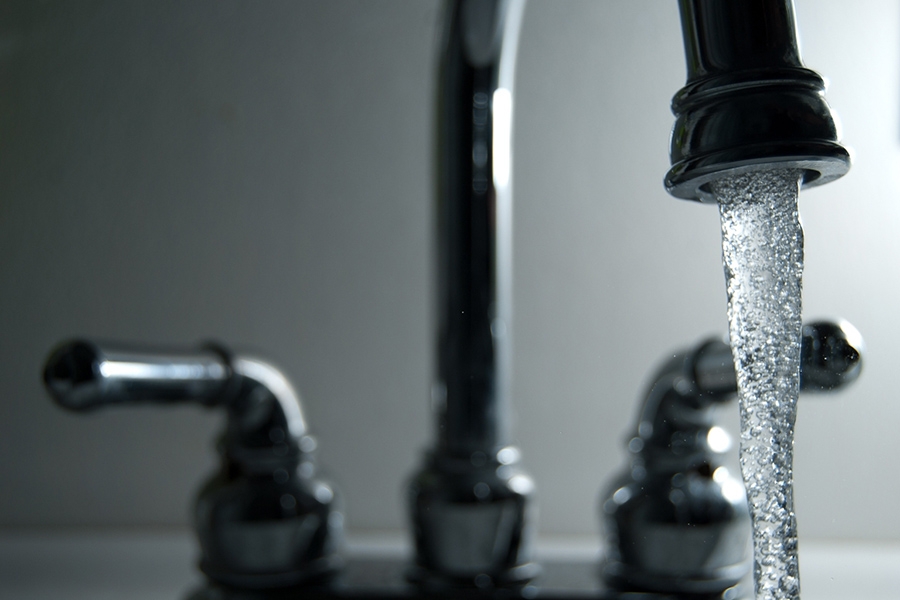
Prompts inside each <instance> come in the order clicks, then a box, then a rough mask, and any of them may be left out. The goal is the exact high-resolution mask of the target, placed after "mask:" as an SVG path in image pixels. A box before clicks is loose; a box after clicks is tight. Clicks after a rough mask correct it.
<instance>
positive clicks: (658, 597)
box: [185, 557, 738, 600]
mask: <svg viewBox="0 0 900 600" xmlns="http://www.w3.org/2000/svg"><path fill="white" fill-rule="evenodd" d="M406 567H407V565H406V563H405V561H403V560H400V559H396V558H377V557H371V558H356V559H351V560H349V561H348V562H347V565H346V568H345V569H344V570H343V572H342V573H341V575H339V576H338V577H336V578H335V579H333V580H332V581H330V582H328V583H326V584H321V585H318V586H304V587H299V588H292V589H285V590H279V591H269V592H262V591H251V590H239V589H234V588H228V587H225V586H216V585H207V586H203V587H201V588H199V589H196V590H193V591H192V592H191V593H189V594H188V595H187V596H186V597H185V598H186V600H289V599H290V600H293V599H295V598H323V599H326V598H371V599H375V598H476V599H481V600H491V599H498V600H499V599H502V598H543V599H548V600H549V599H552V598H558V599H560V600H562V599H576V598H583V599H586V598H595V599H597V600H735V599H736V598H737V597H738V596H735V595H727V596H723V595H722V594H714V595H710V594H705V595H703V594H701V595H686V594H682V595H671V594H650V593H643V592H616V591H613V590H609V589H606V588H604V587H603V586H602V584H601V583H600V580H599V577H598V570H597V563H596V561H594V560H570V561H558V560H557V561H547V562H545V563H543V564H542V571H541V574H540V576H539V577H538V578H537V579H536V580H535V581H534V582H533V584H532V585H529V586H527V587H526V588H524V589H523V590H519V591H512V590H508V589H501V590H490V591H479V590H463V589H453V590H452V591H448V590H446V589H445V590H443V591H431V592H429V591H424V590H422V589H421V588H420V587H417V586H415V585H412V584H410V583H409V582H408V581H406Z"/></svg>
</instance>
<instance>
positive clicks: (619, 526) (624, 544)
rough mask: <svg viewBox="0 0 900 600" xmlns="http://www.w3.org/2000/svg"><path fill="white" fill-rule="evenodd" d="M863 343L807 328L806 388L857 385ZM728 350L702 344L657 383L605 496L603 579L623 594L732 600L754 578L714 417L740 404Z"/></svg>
mask: <svg viewBox="0 0 900 600" xmlns="http://www.w3.org/2000/svg"><path fill="white" fill-rule="evenodd" d="M862 353H863V343H862V337H861V336H860V334H859V332H858V331H857V330H856V328H854V327H853V326H852V325H851V324H850V323H847V322H846V321H842V322H838V323H834V322H829V321H819V322H814V323H808V324H806V325H804V327H803V337H802V340H801V373H800V387H801V390H803V391H804V392H829V391H833V390H837V389H839V388H842V387H844V386H845V385H847V384H849V383H851V382H853V381H855V380H856V379H857V378H858V377H859V374H860V371H861V369H862ZM736 392H737V377H736V375H735V370H734V362H733V361H732V355H731V347H730V346H729V345H728V344H726V343H725V342H723V341H721V340H718V339H711V340H707V341H705V342H702V343H700V344H699V345H697V346H696V347H694V348H693V349H690V350H687V351H684V352H681V353H678V354H676V355H675V356H674V357H672V358H671V359H669V360H668V361H666V362H665V364H664V365H663V366H662V367H661V368H660V369H659V370H658V371H657V373H656V375H655V376H654V377H653V378H652V383H651V384H650V387H649V390H648V391H647V393H646V395H645V399H644V403H643V406H642V407H641V410H640V413H639V416H638V423H637V427H636V428H635V431H634V434H633V435H632V436H631V437H630V438H629V440H628V444H627V447H628V451H629V454H630V461H629V465H628V467H626V469H625V470H624V472H622V473H621V474H620V475H618V476H617V477H616V478H615V479H613V480H612V483H611V484H610V486H609V489H608V490H607V492H606V493H605V494H604V495H603V496H602V497H601V505H600V518H601V525H602V527H603V529H604V538H605V546H606V552H605V555H604V562H603V566H602V569H601V572H602V576H603V579H604V580H605V581H606V583H607V584H608V585H609V586H610V587H611V588H612V589H615V590H619V591H623V592H662V593H670V594H698V595H701V594H705V595H711V597H715V598H728V597H734V593H735V592H737V591H739V590H740V584H741V582H742V580H744V579H745V577H746V576H747V575H748V574H749V570H750V563H749V562H748V560H747V559H748V558H749V557H748V555H747V550H748V547H749V543H750V516H749V513H748V510H747V498H746V494H745V491H744V488H743V484H742V483H741V482H740V481H739V480H738V479H736V478H734V477H733V476H732V475H731V474H730V473H729V472H728V470H727V469H726V468H725V467H724V466H723V465H722V464H721V463H722V460H721V457H722V456H723V454H724V453H725V452H726V451H728V449H729V448H730V438H729V436H728V434H727V433H726V432H725V430H723V429H722V428H721V427H719V426H717V425H715V419H714V411H715V407H716V406H717V405H721V404H723V403H725V402H728V401H730V400H732V399H733V398H734V395H735V393H736Z"/></svg>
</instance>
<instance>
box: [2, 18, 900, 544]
mask: <svg viewBox="0 0 900 600" xmlns="http://www.w3.org/2000/svg"><path fill="white" fill-rule="evenodd" d="M439 12H440V11H439V5H438V4H437V3H436V2H434V1H427V2H426V1H421V0H407V1H381V0H380V1H377V2H375V1H370V2H363V1H356V2H350V1H346V0H341V1H331V2H297V1H294V2H266V3H250V2H236V1H233V0H229V1H225V2H219V1H215V2H214V1H212V0H196V1H193V2H175V1H169V2H164V1H154V2H143V3H132V2H128V3H126V2H113V1H106V2H103V1H93V2H79V3H64V2H33V1H31V0H15V1H12V2H9V1H7V2H4V3H2V4H0V286H2V287H0V527H6V528H10V527H16V528H19V527H32V526H38V527H71V526H92V527H112V526H134V527H147V526H176V527H183V526H185V524H186V523H187V515H188V507H189V503H190V499H191V496H192V494H193V491H194V489H195V488H196V486H197V485H198V484H199V482H200V480H201V478H203V477H204V476H205V475H206V474H207V473H208V472H209V470H210V469H212V467H213V466H214V464H215V456H214V454H213V452H212V441H213V437H214V434H215V432H216V431H217V430H218V429H219V427H220V426H221V420H222V417H221V415H218V414H215V413H210V412H206V411H204V410H201V409H199V408H191V407H173V408H169V409H163V408H152V407H136V408H131V409H127V410H126V409H116V410H107V411H104V412H97V413H95V414H91V415H88V416H79V415H72V414H68V413H65V412H62V411H60V410H59V409H57V408H55V407H54V406H52V405H51V403H50V401H49V400H48V399H47V397H46V395H45V394H44V393H43V391H42V389H41V387H40V384H39V373H40V369H41V365H42V362H43V360H44V357H45V356H46V354H47V352H48V351H49V349H50V348H51V347H52V346H53V345H54V344H55V343H56V342H58V341H59V340H61V339H63V338H67V337H70V336H73V335H86V336H95V337H103V338H115V339H134V340H146V341H148V342H165V343H179V344H194V343H197V342H198V341H201V340H206V339H209V338H211V337H213V338H217V339H219V340H222V341H224V342H226V343H228V344H231V345H233V346H237V347H240V348H251V349H254V350H257V351H258V352H260V353H262V354H264V355H266V356H268V357H270V358H271V359H272V360H273V361H274V362H276V363H277V364H279V365H281V366H282V367H283V368H284V370H285V371H286V372H287V373H288V374H289V376H290V377H291V378H292V379H293V381H294V382H295V384H296V385H297V387H298V388H299V389H300V391H301V392H302V394H303V395H304V400H305V402H306V411H307V414H308V419H309V422H310V423H311V426H312V428H313V429H314V432H315V433H316V435H317V436H318V438H319V441H320V449H321V453H320V457H321V461H322V463H323V464H324V465H325V466H326V467H327V468H328V470H329V472H330V473H331V475H332V476H333V478H334V479H335V480H336V481H337V482H338V483H339V486H340V488H341V489H342V491H343V493H344V497H345V500H346V506H347V515H348V523H349V526H350V528H351V530H353V531H363V530H397V529H400V528H402V527H404V525H405V514H404V512H405V511H404V506H403V504H402V502H401V489H402V485H403V482H404V480H405V478H406V477H407V476H408V475H409V474H410V473H411V472H412V470H413V469H414V468H415V467H416V465H418V464H419V462H420V456H421V451H422V450H423V449H424V448H425V447H426V446H427V444H428V443H429V440H430V438H431V433H432V426H433V425H432V420H431V418H430V415H429V413H428V407H427V397H428V389H429V383H430V375H431V369H432V362H433V361H432V346H433V343H432V336H431V334H430V332H431V315H432V308H431V243H432V230H431V217H432V213H431V208H432V184H431V182H432V180H433V175H434V172H433V168H432V164H431V154H432V142H433V139H432V130H433V124H432V120H431V119H432V102H431V100H432V96H433V83H434V68H435V59H436V48H437V42H436V31H437V29H436V26H437V21H438V16H439ZM797 17H798V23H799V28H800V34H801V40H802V44H803V45H802V50H803V54H804V59H805V62H806V63H807V64H808V65H809V66H810V67H812V68H814V69H817V70H819V71H820V72H822V73H823V74H825V75H826V76H828V77H829V78H830V80H831V82H832V84H831V86H830V88H829V92H828V97H829V100H830V102H831V104H832V105H833V106H834V107H835V108H836V110H837V111H838V113H839V114H840V116H841V118H842V121H843V125H844V139H845V141H846V142H847V144H848V145H850V146H851V147H853V148H854V150H855V153H856V154H855V166H854V167H853V170H852V171H851V173H850V174H849V175H848V176H847V177H846V178H844V179H843V180H841V181H839V182H837V183H834V184H831V185H829V186H827V187H825V188H822V189H816V190H811V191H809V192H807V193H804V194H803V195H802V196H801V213H802V216H803V220H804V225H805V230H806V255H807V267H806V274H805V284H804V285H805V290H804V302H805V313H806V315H808V316H809V317H821V316H841V317H845V318H847V319H849V320H850V321H851V322H853V323H854V324H856V325H857V327H858V328H859V329H860V330H861V331H862V332H863V334H864V336H865V337H866V340H867V343H868V350H869V353H868V355H867V364H866V369H865V372H864V376H863V378H862V379H861V380H860V381H859V383H858V384H857V385H856V386H855V387H854V388H853V389H852V390H850V391H847V392H846V393H844V394H841V395H840V396H836V397H815V398H812V397H811V398H807V399H806V400H804V401H802V406H801V408H800V414H799V420H798V424H797V442H796V461H795V467H796V506H797V513H798V516H799V522H800V531H801V535H803V536H809V537H817V538H836V539H848V538H862V539H891V540H898V539H900V513H898V511H897V510H896V498H897V496H898V493H900V483H898V482H900V467H898V466H897V462H896V456H897V455H898V454H900V436H898V435H897V433H896V432H897V423H898V422H900V403H898V402H896V401H895V398H894V394H895V390H896V389H897V381H896V380H897V375H896V374H897V362H896V361H897V359H898V358H900V348H898V342H897V338H896V332H897V331H898V328H900V322H898V321H900V314H898V311H897V310H896V308H895V305H896V302H895V297H896V295H897V291H898V287H900V280H898V277H897V273H896V271H897V270H896V267H895V265H896V263H897V259H898V257H900V236H897V235H896V231H897V227H898V224H900V214H898V213H900V204H898V202H897V201H896V199H897V195H898V192H900V180H898V175H900V169H898V168H897V165H898V160H900V147H898V138H900V125H898V114H900V94H898V91H900V80H898V79H900V76H898V74H900V68H898V57H900V7H898V6H897V4H896V2H892V1H888V0H866V1H858V2H853V3H850V2H844V1H840V0H830V1H823V0H815V1H813V0H798V1H797ZM523 27H524V29H523V32H522V36H521V46H520V60H519V69H518V79H517V90H516V92H517V96H516V102H517V104H516V114H515V132H514V135H515V152H516V154H515V165H514V186H515V191H516V197H515V202H516V208H515V218H516V221H515V245H516V252H515V301H516V313H515V319H514V336H515V338H514V339H515V348H514V350H515V357H514V360H515V378H514V387H515V389H514V402H515V405H516V421H515V432H516V438H517V441H518V443H519V444H520V447H521V449H522V451H523V456H524V464H525V465H526V467H527V468H528V470H529V471H530V472H531V473H532V475H533V476H534V478H535V479H536V481H537V484H538V488H539V501H540V510H541V521H540V527H541V532H542V533H544V534H575V533H580V534H589V535H591V534H593V532H595V531H596V526H597V525H596V515H595V505H596V497H597V493H598V490H599V489H600V488H601V486H602V485H603V482H604V481H606V480H607V479H608V478H609V477H610V476H611V475H612V474H613V472H614V471H615V470H616V469H618V468H620V467H621V465H622V462H623V460H624V453H623V449H622V442H623V440H624V438H625V435H626V432H627V430H628V428H629V427H630V426H631V425H632V421H633V417H634V413H635V411H636V410H637V402H638V400H639V398H640V393H641V391H642V389H643V386H644V385H645V382H646V377H647V375H648V373H649V372H650V370H651V369H652V368H653V367H654V366H655V365H656V364H657V363H658V362H659V361H660V360H661V359H662V358H664V357H665V356H666V355H667V353H669V352H671V351H672V350H674V349H678V348H679V347H683V346H685V345H687V344H691V343H693V342H694V341H695V340H698V339H700V338H702V337H703V336H706V335H709V334H715V335H723V334H724V332H725V293H724V283H723V276H722V267H721V262H720V247H719V226H718V217H717V214H716V210H715V209H714V208H712V207H708V206H700V205H695V204H692V203H687V202H682V201H678V200H674V199H672V198H670V197H668V196H667V195H666V193H665V191H664V190H663V188H662V184H661V179H662V176H663V174H664V173H665V171H666V170H667V168H668V156H667V142H668V135H669V130H670V128H671V125H672V122H673V118H672V116H671V113H670V112H669V101H670V98H671V96H672V95H673V94H674V93H675V92H676V91H677V90H678V89H679V88H680V87H681V86H682V85H683V83H684V64H683V54H682V44H681V36H680V27H679V22H678V16H677V9H676V4H675V3H674V2H663V1H661V0H656V1H650V0H644V1H641V2H636V1H624V0H620V1H615V2H612V1H610V2H598V1H578V2H576V1H565V2H561V1H560V2H549V1H543V2H541V1H533V2H531V3H530V4H529V5H528V7H527V9H526V13H525V21H524V26H523ZM735 414H736V409H735V408H734V407H731V408H729V409H728V410H726V411H724V414H723V419H724V420H725V422H727V423H731V426H733V423H734V420H735Z"/></svg>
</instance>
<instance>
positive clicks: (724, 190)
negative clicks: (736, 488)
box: [713, 169, 803, 600]
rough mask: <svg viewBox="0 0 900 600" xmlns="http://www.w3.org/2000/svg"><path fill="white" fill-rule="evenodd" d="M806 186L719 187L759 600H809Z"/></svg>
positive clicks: (782, 177)
mask: <svg viewBox="0 0 900 600" xmlns="http://www.w3.org/2000/svg"><path fill="white" fill-rule="evenodd" d="M799 180H800V172H799V171H797V170H792V169H785V170H767V171H757V172H751V173H745V174H742V175H734V176H731V177H726V178H724V179H721V180H719V181H717V182H715V183H714V184H713V193H714V194H715V196H716V199H717V200H718V202H719V214H720V216H721V220H722V254H723V259H724V265H725V280H726V284H727V288H728V323H729V330H730V338H731V348H732V353H733V355H734V363H735V369H736V371H737V379H738V395H739V399H740V407H741V471H742V473H743V476H744V484H745V485H746V486H747V498H748V499H749V501H750V515H751V517H752V521H753V554H754V557H753V558H754V582H755V586H756V598H757V600H787V599H792V600H797V599H799V597H800V578H799V566H798V561H797V524H796V519H795V517H794V502H793V445H794V421H795V418H796V414H797V396H798V393H799V391H800V329H801V320H800V308H801V302H800V289H801V276H802V273H803V230H802V229H801V227H800V219H799V214H798V211H797V195H798V191H799Z"/></svg>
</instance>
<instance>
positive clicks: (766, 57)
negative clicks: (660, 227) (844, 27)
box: [665, 0, 850, 203]
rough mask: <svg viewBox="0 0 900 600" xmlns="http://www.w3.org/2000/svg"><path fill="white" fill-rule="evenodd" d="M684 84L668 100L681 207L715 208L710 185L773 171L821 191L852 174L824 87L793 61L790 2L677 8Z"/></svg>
mask: <svg viewBox="0 0 900 600" xmlns="http://www.w3.org/2000/svg"><path fill="white" fill-rule="evenodd" d="M678 7H679V10H680V13H681V27H682V35H683V37H684V53H685V59H686V62H687V83H686V85H685V86H684V87H683V88H682V89H681V90H680V91H679V92H678V93H677V94H675V97H674V98H673V99H672V112H673V113H675V116H676V121H675V127H674V129H673V131H672V138H671V148H670V156H671V159H672V168H671V169H670V170H669V172H668V173H667V174H666V177H665V186H666V189H667V190H668V191H669V193H670V194H672V195H673V196H676V197H678V198H685V199H692V200H699V201H702V202H710V203H715V199H714V198H713V196H712V191H711V189H710V187H709V184H710V183H712V182H714V181H716V180H718V179H720V178H722V177H724V176H726V175H736V174H740V173H745V172H750V171H757V170H763V169H772V168H785V169H798V170H800V171H801V172H802V185H803V186H805V187H809V186H814V185H821V184H824V183H828V182H830V181H833V180H835V179H837V178H839V177H842V176H843V175H844V174H846V173H847V171H848V170H849V169H850V154H849V152H848V151H847V150H846V149H845V148H844V147H843V146H841V144H840V143H839V142H838V137H839V136H838V128H837V125H836V121H835V118H834V115H833V114H832V112H831V109H830V107H829V106H828V104H827V102H826V101H825V96H824V91H825V82H824V81H823V79H822V77H821V76H819V75H818V74H817V73H815V72H814V71H811V70H810V69H807V68H806V67H804V66H803V64H802V63H801V61H800V50H799V47H798V45H797V32H796V24H795V20H794V8H793V3H792V0H754V1H752V2H748V1H740V2H720V1H718V0H679V2H678Z"/></svg>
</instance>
